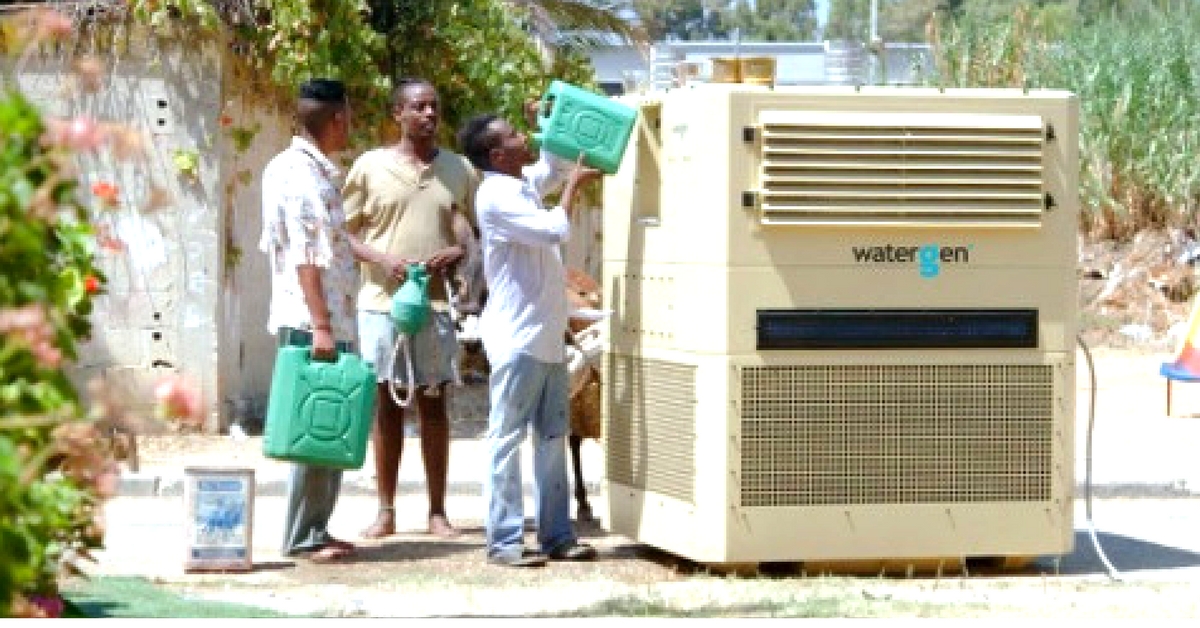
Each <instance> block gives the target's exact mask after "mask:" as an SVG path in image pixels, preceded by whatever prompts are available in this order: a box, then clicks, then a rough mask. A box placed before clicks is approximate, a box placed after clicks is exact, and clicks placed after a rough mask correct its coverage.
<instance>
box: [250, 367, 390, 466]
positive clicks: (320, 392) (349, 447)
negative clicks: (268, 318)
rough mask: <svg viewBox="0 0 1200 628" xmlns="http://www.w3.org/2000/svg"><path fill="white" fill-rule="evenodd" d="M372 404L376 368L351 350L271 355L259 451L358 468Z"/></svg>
mask: <svg viewBox="0 0 1200 628" xmlns="http://www.w3.org/2000/svg"><path fill="white" fill-rule="evenodd" d="M374 406H375V369H373V368H371V366H370V365H369V364H367V363H366V362H363V361H362V358H360V357H358V356H357V355H355V354H353V353H343V352H338V356H337V360H335V361H333V362H321V361H314V360H313V359H312V350H311V349H310V348H308V347H299V346H294V347H281V348H280V349H279V353H278V354H276V357H275V373H274V375H273V376H272V378H271V394H270V397H269V399H268V402H267V420H266V427H265V428H264V430H263V454H264V455H265V456H267V457H268V458H274V459H277V460H289V461H292V462H302V463H305V464H311V465H317V466H323V467H336V468H339V469H360V468H362V466H363V461H364V460H365V458H366V453H367V436H368V435H369V434H370V431H371V417H372V414H373V412H374Z"/></svg>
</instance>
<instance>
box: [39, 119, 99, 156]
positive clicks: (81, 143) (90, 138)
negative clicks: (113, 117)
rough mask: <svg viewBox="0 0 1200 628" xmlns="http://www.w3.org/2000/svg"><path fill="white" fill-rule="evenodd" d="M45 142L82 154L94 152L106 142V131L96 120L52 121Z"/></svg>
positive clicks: (49, 123) (47, 129)
mask: <svg viewBox="0 0 1200 628" xmlns="http://www.w3.org/2000/svg"><path fill="white" fill-rule="evenodd" d="M46 127H47V128H46V135H45V136H44V140H43V141H44V142H45V143H47V144H50V145H54V146H62V147H64V148H69V149H71V150H76V151H81V152H87V153H90V152H94V151H95V150H96V149H97V148H99V147H100V145H101V144H103V143H104V140H105V135H106V134H105V132H104V129H103V128H102V127H101V126H100V125H99V124H97V123H96V121H95V120H93V119H91V118H87V117H83V116H80V117H78V118H75V119H74V120H70V121H65V122H64V121H62V120H50V121H48V122H47V124H46Z"/></svg>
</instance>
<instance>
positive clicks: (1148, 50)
mask: <svg viewBox="0 0 1200 628" xmlns="http://www.w3.org/2000/svg"><path fill="white" fill-rule="evenodd" d="M1032 7H1033V5H1031V4H1027V5H1023V6H1022V7H1020V8H1018V9H1017V10H1016V11H1014V12H1011V13H1009V14H1007V16H1006V17H1004V18H1002V19H996V18H995V16H991V17H987V16H980V15H975V14H971V13H967V14H964V15H962V16H959V17H958V18H957V19H955V20H953V21H948V22H945V23H943V24H942V25H941V28H940V29H939V32H938V36H937V38H936V41H934V42H933V43H934V45H935V56H936V60H937V63H936V67H937V70H938V72H937V76H936V78H935V79H934V82H935V83H936V84H940V85H945V86H964V87H1030V88H1052V89H1065V90H1069V91H1072V92H1074V93H1075V94H1076V95H1077V96H1078V97H1079V103H1080V121H1079V129H1080V196H1081V199H1082V201H1083V215H1082V220H1083V223H1084V224H1083V225H1082V226H1083V227H1084V228H1085V229H1086V230H1087V231H1089V232H1091V233H1093V234H1094V235H1097V236H1100V237H1112V238H1124V237H1127V236H1130V235H1132V234H1133V233H1136V232H1138V231H1140V230H1141V229H1144V228H1146V227H1160V226H1181V227H1191V226H1194V225H1195V221H1196V218H1197V210H1198V207H1197V203H1198V201H1200V159H1198V157H1200V154H1198V152H1200V101H1198V100H1197V99H1196V97H1195V92H1196V86H1197V84H1198V80H1200V13H1197V12H1196V11H1194V10H1193V9H1194V3H1190V2H1157V3H1156V2H1130V3H1126V4H1123V5H1120V7H1119V10H1114V11H1109V12H1103V13H1099V14H1092V15H1077V16H1075V21H1074V22H1073V23H1072V24H1071V25H1070V27H1069V28H1064V27H1063V25H1062V24H1061V21H1062V17H1061V15H1059V14H1058V13H1055V14H1053V15H1052V16H1050V15H1048V14H1047V13H1046V10H1045V9H1043V10H1041V11H1040V12H1039V11H1037V10H1035V9H1034V8H1032ZM1049 17H1053V18H1054V19H1053V20H1051V19H1049Z"/></svg>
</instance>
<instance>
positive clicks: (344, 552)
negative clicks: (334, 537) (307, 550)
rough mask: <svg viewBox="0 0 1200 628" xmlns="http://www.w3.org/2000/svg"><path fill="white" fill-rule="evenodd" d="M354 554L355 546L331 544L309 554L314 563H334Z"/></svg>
mask: <svg viewBox="0 0 1200 628" xmlns="http://www.w3.org/2000/svg"><path fill="white" fill-rule="evenodd" d="M351 556H354V548H353V546H351V547H347V546H346V545H333V544H329V545H326V546H325V547H322V548H321V549H319V550H317V551H315V552H313V553H311V554H309V555H308V559H309V560H311V561H312V562H314V563H333V562H338V561H341V560H345V559H347V558H350V557H351Z"/></svg>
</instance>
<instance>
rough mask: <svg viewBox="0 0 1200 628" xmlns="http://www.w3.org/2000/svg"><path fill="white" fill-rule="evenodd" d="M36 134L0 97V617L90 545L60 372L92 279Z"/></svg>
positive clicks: (60, 154) (63, 162)
mask: <svg viewBox="0 0 1200 628" xmlns="http://www.w3.org/2000/svg"><path fill="white" fill-rule="evenodd" d="M44 131H45V129H44V126H43V123H42V119H41V116H40V114H39V113H38V111H37V110H36V109H35V108H34V107H33V106H32V105H31V104H30V103H29V102H27V101H26V99H25V98H24V97H23V96H22V95H21V94H20V93H17V92H11V91H10V92H8V93H5V94H3V95H2V96H0V134H2V138H3V139H2V140H0V548H3V551H2V552H0V616H6V615H8V614H10V612H11V611H12V608H11V605H12V604H13V603H14V601H16V600H17V598H16V597H15V596H16V595H17V594H23V593H31V592H38V593H40V592H53V591H54V590H55V580H56V575H57V574H58V571H59V568H60V565H61V563H60V559H61V558H63V557H64V555H66V554H67V553H68V552H72V551H79V550H83V551H86V549H87V548H93V547H97V546H98V545H99V543H100V541H101V531H100V530H99V528H98V527H97V525H96V523H95V521H96V519H95V510H94V506H95V504H96V502H97V496H96V493H97V491H96V487H95V486H94V481H95V480H96V479H98V474H97V473H96V469H95V468H93V467H91V466H89V465H87V464H80V462H83V461H90V462H95V461H94V460H92V459H91V458H95V452H94V451H92V452H89V451H88V450H87V443H86V442H85V441H86V440H87V438H88V436H89V434H91V433H92V432H91V428H92V425H91V423H90V421H89V420H88V419H87V418H85V417H83V416H82V412H81V410H80V406H79V403H78V395H77V392H76V391H75V389H74V388H73V387H72V385H71V383H70V381H69V380H68V379H67V377H66V376H65V374H64V373H63V370H62V368H61V364H62V362H63V361H64V360H69V359H72V358H74V357H75V341H76V338H79V337H83V336H86V335H87V334H88V332H89V322H88V318H87V316H88V314H89V313H90V311H91V307H92V301H91V295H90V294H89V293H88V288H89V287H91V288H92V290H98V289H99V287H100V286H101V285H102V284H103V277H102V275H101V274H100V272H99V271H98V270H97V269H96V268H95V266H93V256H92V253H91V249H90V246H91V229H90V227H89V226H88V224H87V221H86V219H87V212H86V211H85V209H84V207H83V206H82V205H81V204H80V203H79V202H78V200H77V199H76V197H75V188H76V182H75V180H74V179H73V178H72V177H71V176H70V174H69V173H70V169H69V168H68V163H69V160H70V155H69V154H67V153H66V152H65V151H63V150H60V149H57V148H51V147H48V146H46V145H44V144H43V142H42V137H43V134H44ZM94 444H95V443H92V445H94ZM81 456H82V458H81ZM89 456H90V457H91V458H89ZM54 471H63V472H62V473H53V472H54Z"/></svg>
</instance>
